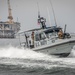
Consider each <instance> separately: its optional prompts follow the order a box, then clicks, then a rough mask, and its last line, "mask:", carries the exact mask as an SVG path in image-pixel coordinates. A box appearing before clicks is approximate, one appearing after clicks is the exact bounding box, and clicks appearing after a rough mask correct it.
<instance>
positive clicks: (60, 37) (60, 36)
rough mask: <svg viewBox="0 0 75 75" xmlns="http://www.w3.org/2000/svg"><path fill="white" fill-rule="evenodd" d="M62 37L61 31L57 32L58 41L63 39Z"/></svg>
mask: <svg viewBox="0 0 75 75" xmlns="http://www.w3.org/2000/svg"><path fill="white" fill-rule="evenodd" d="M63 36H64V34H63V31H62V30H59V32H58V37H59V39H63Z"/></svg>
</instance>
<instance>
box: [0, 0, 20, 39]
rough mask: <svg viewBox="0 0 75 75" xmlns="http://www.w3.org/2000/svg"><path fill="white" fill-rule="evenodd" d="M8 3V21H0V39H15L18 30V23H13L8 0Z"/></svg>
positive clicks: (8, 0)
mask: <svg viewBox="0 0 75 75" xmlns="http://www.w3.org/2000/svg"><path fill="white" fill-rule="evenodd" d="M7 3H8V13H9V15H8V21H6V22H3V21H0V38H15V34H16V33H17V32H18V31H19V30H20V23H19V22H14V21H13V16H12V13H11V6H10V0H7Z"/></svg>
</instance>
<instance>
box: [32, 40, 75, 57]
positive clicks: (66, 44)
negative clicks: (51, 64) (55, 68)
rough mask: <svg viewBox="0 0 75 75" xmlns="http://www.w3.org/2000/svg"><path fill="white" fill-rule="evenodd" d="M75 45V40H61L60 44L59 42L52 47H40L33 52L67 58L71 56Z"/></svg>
mask: <svg viewBox="0 0 75 75" xmlns="http://www.w3.org/2000/svg"><path fill="white" fill-rule="evenodd" d="M74 45H75V40H73V39H66V40H60V42H59V41H58V42H55V43H53V44H50V45H45V46H40V47H37V48H34V49H32V50H34V51H37V52H42V53H45V54H48V55H59V56H61V57H62V56H63V57H66V56H68V55H69V54H70V52H71V50H72V49H73V46H74Z"/></svg>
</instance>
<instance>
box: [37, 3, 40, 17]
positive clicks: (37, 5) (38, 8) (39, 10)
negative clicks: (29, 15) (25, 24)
mask: <svg viewBox="0 0 75 75" xmlns="http://www.w3.org/2000/svg"><path fill="white" fill-rule="evenodd" d="M37 7H38V18H40V10H39V4H38V2H37Z"/></svg>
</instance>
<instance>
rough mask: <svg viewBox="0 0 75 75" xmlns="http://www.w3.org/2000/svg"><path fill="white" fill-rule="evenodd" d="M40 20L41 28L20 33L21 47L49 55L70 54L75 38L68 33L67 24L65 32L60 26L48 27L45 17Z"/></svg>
mask: <svg viewBox="0 0 75 75" xmlns="http://www.w3.org/2000/svg"><path fill="white" fill-rule="evenodd" d="M38 21H39V23H41V28H38V29H32V30H28V31H24V32H21V33H19V38H20V45H21V47H24V48H29V49H31V50H33V51H37V52H42V53H45V54H49V55H59V56H60V57H66V56H68V55H69V54H70V52H71V50H72V48H73V46H74V45H75V38H74V36H72V35H71V34H69V33H66V25H65V28H64V32H63V30H62V28H61V27H58V26H51V27H46V25H45V22H46V20H45V18H43V17H40V18H39V19H38Z"/></svg>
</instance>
